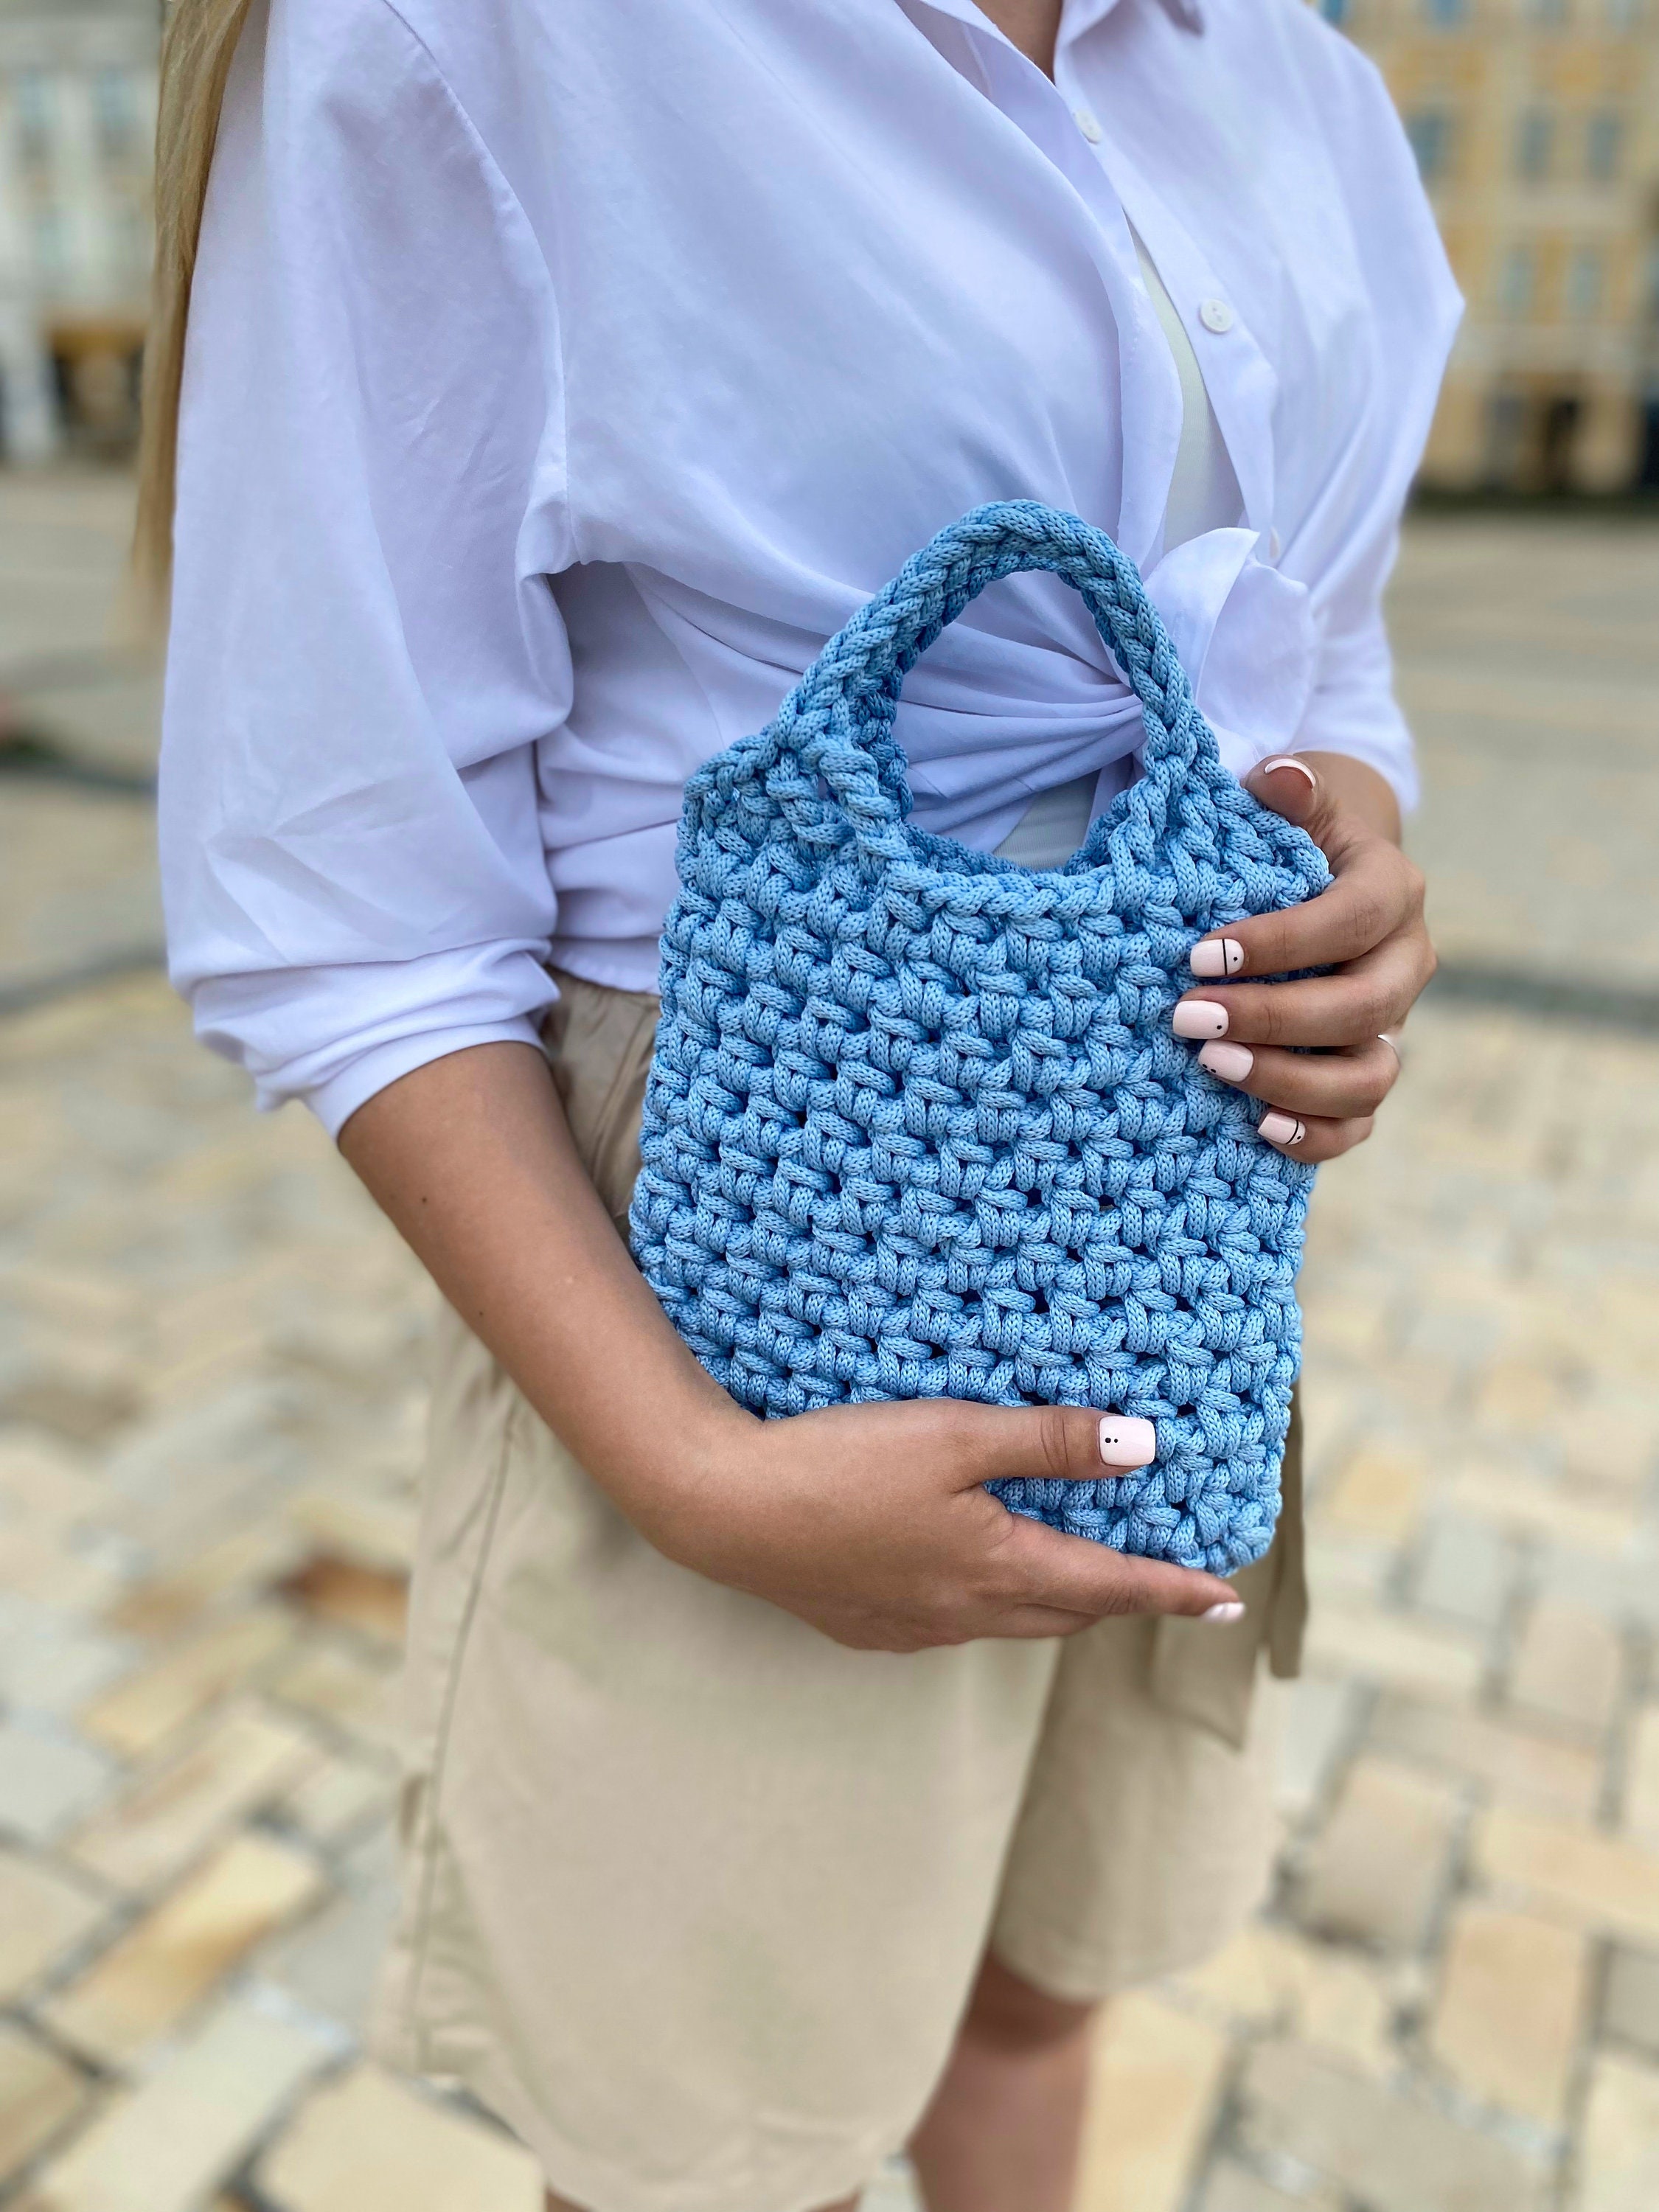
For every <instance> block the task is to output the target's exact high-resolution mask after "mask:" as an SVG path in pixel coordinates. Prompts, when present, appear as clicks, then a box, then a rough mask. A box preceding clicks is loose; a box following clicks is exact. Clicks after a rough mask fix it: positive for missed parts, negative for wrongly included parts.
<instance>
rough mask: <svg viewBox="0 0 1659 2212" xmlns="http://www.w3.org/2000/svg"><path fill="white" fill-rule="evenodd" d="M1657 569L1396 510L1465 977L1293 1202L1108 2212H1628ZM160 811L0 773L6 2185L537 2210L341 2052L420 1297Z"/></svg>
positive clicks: (353, 2055) (190, 2198)
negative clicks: (1175, 1969)
mask: <svg viewBox="0 0 1659 2212" xmlns="http://www.w3.org/2000/svg"><path fill="white" fill-rule="evenodd" d="M25 493H27V498H28V499H30V500H33V501H35V502H36V504H35V506H33V507H29V508H28V510H27V513H28V515H29V516H30V517H33V520H35V521H37V522H38V520H39V513H40V506H39V502H40V501H53V500H55V501H57V504H56V506H54V507H52V508H51V512H52V514H54V515H55V516H56V517H57V518H58V526H60V528H61V531H62V532H63V533H64V537H63V540H62V543H63V544H64V545H66V546H67V548H68V554H66V556H65V560H64V573H65V581H64V586H63V592H67V591H68V590H69V583H68V578H69V577H70V575H71V574H76V575H78V576H80V577H81V578H82V580H84V577H85V574H86V573H87V569H88V561H90V562H91V565H94V566H95V565H96V562H95V559H93V557H92V556H97V557H100V558H104V560H105V570H106V573H109V574H112V560H110V559H109V558H107V557H105V556H108V554H109V550H110V548H111V547H112V545H113V544H114V543H115V540H116V536H117V534H118V527H119V522H120V515H121V511H122V502H123V494H122V492H121V489H120V488H119V487H118V486H110V485H104V486H100V485H99V484H98V483H96V482H95V481H91V480H75V479H71V480H69V482H68V483H67V485H62V486H58V487H56V488H54V487H52V486H51V485H46V486H36V487H33V488H32V489H31V488H28V487H25V488H24V492H15V491H13V490H11V489H5V490H3V491H0V572H4V571H5V570H7V569H8V568H12V569H14V570H15V566H16V563H17V561H18V558H19V556H18V555H17V551H16V545H15V532H16V530H17V528H18V527H19V526H20V524H19V515H20V513H21V512H22V511H23V510H22V507H21V506H20V501H23V500H24V497H25ZM9 533H10V534H9ZM77 546H78V547H79V548H80V549H81V550H82V552H86V553H88V560H82V559H81V558H80V557H79V556H78V555H77V556H76V557H75V558H70V557H68V555H69V554H75V552H76V547H77ZM100 549H102V550H101V553H100ZM79 588H80V589H81V590H82V593H83V596H85V597H86V598H87V599H88V604H89V606H90V611H88V609H86V608H82V607H81V606H80V603H79V602H78V601H76V605H74V606H70V607H67V608H66V607H65V605H64V600H63V596H62V592H59V593H58V594H57V595H54V593H53V592H46V591H45V590H44V587H43V596H42V604H41V607H40V610H38V611H36V613H35V614H34V615H32V616H31V618H30V624H29V625H28V627H29V628H30V629H31V633H32V634H43V633H47V632H49V634H50V638H51V641H52V651H53V653H54V654H55V655H57V656H58V657H57V659H54V660H53V662H52V665H51V666H50V667H46V668H43V667H42V665H40V660H39V658H38V655H37V657H36V659H35V660H34V662H33V663H32V664H30V665H28V666H23V677H22V680H21V681H19V680H17V675H16V671H17V668H18V667H19V666H20V665H22V664H23V663H24V662H25V661H26V660H27V653H26V651H25V648H26V647H27V650H28V652H29V653H33V652H34V650H35V648H34V646H33V643H32V641H31V637H29V636H12V635H5V634H4V633H3V629H0V660H3V663H4V665H0V686H3V684H5V682H6V680H7V676H8V671H10V674H11V677H12V681H13V690H14V692H15V698H16V702H17V703H16V705H15V708H14V713H15V715H16V716H17V718H18V720H19V722H20V724H21V723H22V722H24V721H29V722H30V723H31V726H33V721H35V720H38V721H39V722H40V726H42V727H44V726H46V724H47V723H48V722H50V723H51V725H52V727H53V728H57V729H62V730H64V731H66V732H68V734H69V736H70V738H71V739H72V741H73V744H74V747H75V750H76V753H77V754H78V756H79V757H80V758H81V759H82V762H86V761H93V762H94V763H102V764H103V765H105V766H106V767H110V768H112V769H113V770H114V771H115V772H116V775H117V780H118V777H119V776H120V775H127V776H131V774H132V772H133V770H134V769H135V767H136V768H137V769H142V768H143V765H144V761H143V752H142V746H141V745H140V744H139V743H138V740H137V738H135V736H134V734H133V732H135V731H139V732H142V729H143V720H142V714H141V712H140V708H139V705H138V704H137V703H135V702H138V701H140V700H141V699H142V696H143V678H142V676H139V675H137V674H134V673H133V672H132V671H131V670H130V669H127V668H126V667H125V665H123V664H119V663H112V662H111V661H110V660H109V659H107V658H105V659H99V657H98V656H99V647H98V639H99V635H100V633H99V630H98V628H97V624H98V623H100V622H101V619H102V617H101V613H100V611H99V609H98V608H97V606H96V605H91V602H92V601H94V600H95V599H96V594H95V593H90V592H86V590H85V586H84V581H82V585H81V586H79ZM1656 594H1659V533H1649V534H1645V535H1643V534H1638V533H1634V532H1625V531H1621V530H1620V529H1618V528H1616V527H1613V526H1601V527H1597V528H1592V527H1590V526H1571V527H1568V526H1561V527H1559V528H1558V529H1555V530H1552V531H1548V532H1545V531H1542V530H1539V529H1530V528H1522V527H1520V526H1513V525H1511V526H1503V525H1499V524H1493V523H1489V522H1478V521H1461V520H1460V521H1436V522H1432V523H1430V522H1425V523H1422V524H1419V526H1416V528H1415V529H1414V530H1413V532H1412V533H1411V536H1410V538H1409V541H1408V548H1407V559H1406V563H1405V567H1404V570H1403V573H1402V577H1401V585H1400V587H1399V592H1398V600H1397V603H1398V609H1399V626H1400V635H1401V658H1402V672H1403V677H1404V682H1405V686H1406V690H1407V696H1408V697H1409V698H1410V699H1411V700H1412V702H1413V708H1414V711H1415V713H1416V714H1417V717H1418V720H1419V728H1420V729H1421V731H1422V733H1423V736H1424V740H1425V758H1426V763H1427V766H1428V770H1429V782H1430V793H1431V797H1430V803H1429V806H1428V809H1427V811H1426V812H1425V817H1424V823H1423V828H1422V830H1421V832H1420V835H1419V842H1420V844H1421V845H1422V846H1423V848H1424V849H1425V853H1426V854H1428V856H1429V857H1430V858H1431V860H1432V861H1434V862H1435V863H1437V871H1438V873H1439V875H1440V878H1441V880H1442V882H1443V893H1442V902H1443V909H1444V930H1443V933H1444V935H1445V937H1446V939H1447V942H1448V945H1449V950H1450V951H1451V952H1452V953H1453V955H1454V959H1453V961H1452V963H1451V971H1450V974H1449V979H1448V987H1447V988H1445V989H1444V990H1443V991H1442V992H1441V993H1440V994H1439V995H1438V996H1436V997H1431V1000H1429V1001H1428V1002H1427V1003H1425V1006H1424V1007H1423V1008H1422V1010H1421V1011H1420V1012H1419V1015H1418V1016H1417V1017H1416V1018H1414V1019H1413V1024H1412V1026H1411V1030H1410V1033H1409V1036H1410V1043H1409V1051H1408V1064H1407V1074H1406V1079H1405V1081H1404V1083H1403V1085H1402V1086H1401V1091H1400V1093H1399V1094H1398V1095H1397V1097H1396V1098H1395V1101H1394V1102H1392V1103H1391V1106H1390V1109H1389V1113H1388V1115H1387V1116H1386V1118H1385V1121H1384V1122H1383V1126H1382V1128H1381V1131H1380V1133H1379V1135H1378V1137H1377V1139H1376V1141H1375V1142H1374V1143H1373V1144H1372V1145H1371V1146H1370V1147H1368V1148H1366V1149H1365V1150H1364V1151H1363V1152H1361V1153H1360V1154H1358V1155H1357V1156H1356V1157H1354V1158H1352V1159H1350V1160H1349V1161H1346V1162H1344V1163H1342V1164H1340V1165H1338V1166H1337V1167H1335V1168H1334V1169H1333V1170H1328V1171H1327V1172H1326V1174H1325V1175H1324V1176H1322V1183H1321V1189H1320V1194H1319V1197H1318V1200H1317V1201H1316V1207H1315V1212H1314V1217H1313V1231H1312V1239H1311V1255H1310V1264H1309V1267H1308V1272H1307V1276H1306V1279H1305V1289H1306V1304H1307V1310H1308V1322H1309V1328H1308V1335H1309V1351H1308V1382H1307V1401H1308V1411H1309V1416H1310V1442H1311V1463H1312V1464H1311V1472H1312V1475H1313V1479H1314V1486H1315V1488H1314V1498H1315V1502H1314V1509H1313V1553H1314V1576H1315V1593H1316V1612H1315V1620H1314V1626H1313V1631H1312V1642H1311V1651H1310V1665H1309V1669H1308V1673H1307V1674H1306V1677H1305V1679H1304V1680H1303V1682H1302V1683H1300V1684H1299V1685H1297V1686H1296V1687H1295V1688H1294V1689H1293V1690H1292V1691H1291V1692H1288V1693H1287V1694H1286V1697H1285V1712H1284V1722H1285V1726H1284V1748H1283V1759H1282V1782H1281V1804H1282V1815H1283V1823H1284V1844H1283V1850H1282V1853H1281V1856H1280V1861H1279V1870H1278V1875H1277V1879H1276V1882H1275V1887H1274V1889H1273V1895H1272V1897H1271V1898H1270V1899H1269V1900H1268V1902H1267V1905H1266V1907H1265V1908H1264V1910H1263V1911H1262V1913H1261V1916H1260V1917H1259V1918H1258V1919H1257V1921H1256V1922H1255V1924H1254V1925H1253V1926H1252V1927H1251V1928H1250V1929H1249V1931H1248V1932H1247V1933H1246V1934H1245V1935H1244V1936H1242V1937H1241V1938H1240V1939H1239V1940H1238V1941H1237V1942H1235V1943H1234V1944H1233V1945H1232V1946H1231V1948H1229V1950H1228V1951H1227V1952H1226V1953H1225V1954H1224V1955H1223V1956H1222V1957H1221V1958H1219V1959H1218V1960H1215V1961H1214V1962H1213V1963H1212V1965H1211V1966H1208V1967H1207V1968H1206V1970H1205V1971H1204V1972H1201V1973H1198V1974H1194V1975H1192V1976H1189V1977H1186V1978H1182V1980H1180V1981H1178V1982H1176V1983H1174V1984H1170V1985H1169V1986H1166V1987H1163V1988H1159V1989H1156V1990H1148V1991H1146V1992H1145V1993H1142V1994H1139V1995H1136V1996H1133V1997H1131V1998H1129V1999H1127V2000H1125V2001H1124V2002H1121V2003H1120V2004H1119V2005H1117V2006H1116V2007H1115V2008H1113V2009H1112V2010H1111V2011H1110V2013H1109V2015H1108V2017H1107V2019H1106V2021H1105V2024H1104V2027H1103V2032H1102V2034H1101V2037H1100V2039H1099V2043H1098V2046H1097V2072H1096V2098H1095V2106H1094V2112H1093V2115H1092V2119H1091V2136H1090V2142H1089V2147H1088V2154H1087V2160H1086V2170H1085V2176H1084V2180H1083V2184H1082V2187H1081V2191H1080V2193H1079V2206H1078V2212H1288V2208H1291V2207H1293V2206H1300V2207H1304V2208H1312V2212H1531V2209H1532V2208H1536V2212H1556V2208H1559V2209H1560V2212H1569V2208H1570V2209H1571V2212H1653V2208H1654V2207H1655V2206H1656V2205H1659V1666H1656V1641H1655V1639H1656V1634H1659V1516H1656V1500H1655V1494H1654V1476H1655V1473H1656V1466H1659V1384H1656V1371H1655V1370H1656V1346H1659V1146H1656V1138H1659V1020H1656V1018H1655V1010H1656V1006H1659V915H1656V907H1655V902H1654V896H1653V860H1652V855H1653V853H1654V850H1655V843H1654V835H1655V830H1656V828H1659V707H1656V692H1659V666H1656V662H1659V646H1656V643H1655V641H1654V640H1653V638H1652V637H1651V635H1650V634H1649V633H1650V628H1651V624H1650V610H1651V607H1652V605H1654V604H1655V599H1656ZM51 623H56V624H57V625H58V629H56V630H51V629H50V624H51ZM77 624H78V625H79V627H77ZM31 666H32V667H33V674H31V673H30V667H31ZM53 687H56V688H55V689H54V688H53ZM47 692H51V694H52V697H51V699H50V700H48V699H46V697H45V696H44V695H45V694H46V693H47ZM37 693H38V694H40V695H42V696H40V698H38V699H37V698H36V694H37ZM32 701H34V702H35V703H34V705H33V707H32V705H31V702H32ZM1644 702H1645V703H1644ZM48 706H52V708H53V711H52V713H51V714H48V713H47V711H46V709H47V707H48ZM106 709H107V712H106ZM124 717H125V720H124ZM100 745H101V750H100ZM148 839H149V820H148V808H147V805H146V804H145V802H144V801H143V799H141V798H138V797H136V796H134V795H133V793H131V792H130V791H127V790H124V789H121V788H118V787H114V788H112V787H109V786H108V785H107V784H106V785H104V786H100V785H98V784H96V783H95V782H94V783H88V782H86V781H84V780H82V781H79V782H76V781H66V780H63V779H61V778H60V779H56V780H54V779H52V778H46V777H40V776H33V775H31V776H27V777H25V776H23V775H10V776H7V777H6V778H5V779H4V780H3V781H0V869H3V884H4V889H3V890H0V1006H3V1007H5V1008H8V1009H9V1011H8V1012H5V1014H4V1016H3V1018H0V2203H3V2204H5V2205H7V2206H9V2207H11V2208H13V2212H15V2208H18V2207H21V2206H27V2207H29V2208H30V2212H47V2209H48V2208H50V2212H199V2208H204V2207H207V2208H212V2212H228V2208H230V2207H233V2206H235V2207H241V2208H244V2212H246V2208H256V2212H365V2208H370V2212H379V2208H380V2207H381V2206H385V2207H387V2208H392V2207H394V2206H395V2207H397V2208H398V2212H459V2208H461V2207H465V2212H535V2208H536V2207H537V2205H538V2201H539V2198H538V2181H537V2179H536V2176H535V2174H534V2172H533V2171H532V2168H531V2166H530V2164H529V2161H528V2160H526V2158H525V2156H524V2155H523V2154H522V2153H521V2152H520V2151H519V2150H518V2149H517V2148H516V2147H515V2146H514V2145H513V2143H512V2142H510V2141H509V2140H508V2139H507V2138H506V2137H505V2136H502V2135H501V2134H500V2133H499V2132H498V2131H497V2130H495V2129H494V2128H493V2127H492V2126H491V2125H490V2124H489V2123H488V2122H487V2121H486V2120H484V2119H483V2118H481V2117H480V2116H479V2115H477V2114H476V2113H473V2112H468V2111H466V2110H465V2109H464V2108H463V2107H461V2106H458V2105H456V2104H454V2103H453V2102H448V2101H446V2100H443V2099H441V2098H439V2097H436V2096H435V2095H433V2094H432V2093H428V2091H426V2090H425V2089H422V2088H420V2087H416V2086H414V2085H411V2084H409V2083H406V2082H404V2081H399V2080H397V2079H394V2078H392V2077H391V2076H389V2075H386V2074H384V2073H382V2072H381V2071H380V2070H379V2069H376V2068H375V2067H374V2065H373V2064H371V2063H368V2062H367V2061H366V2060H365V2059H364V2058H363V2057H362V2052H361V2048H360V2044H359V2034H360V2029H361V2025H362V2018H363V2014H364V2009H365V2006H366V2003H367V2001H368V1993H369V1990H370V1987H371V1984H372V1980H373V1977H374V1969H375V1965H376V1960H377V1955H378V1952H379V1949H380V1943H381V1941H382V1938H383V1936H384V1933H385V1929H386V1923H387V1918H388V1915H389V1913H390V1911H391V1904H392V1887H393V1879H394V1876H393V1867H392V1843H391V1823H392V1807H393V1796H394V1788H395V1777H394V1756H393V1748H392V1717H391V1715H392V1689H393V1680H394V1677H395V1674H396V1669H397V1663H398V1637H399V1632H400V1627H401V1622H402V1617H403V1605H404V1574H405V1569H406V1564H407V1561H408V1558H409V1554H410V1541H411V1535H412V1529H413V1523H414V1516H415V1510H416V1496H415V1490H416V1468H417V1460H418V1450H419V1435H420V1428H421V1420H422V1389H421V1383H420V1340H421V1336H422V1329H423V1327H424V1324H425V1321H426V1317H427V1315H428V1311H429V1308H430V1303H431V1300H430V1293H429V1292H428V1290H427V1289H426V1288H425V1286H424V1285H423V1283H422V1279H421V1278H420V1276H419V1275H418V1273H417V1271H416V1269H415V1267H413V1265H412V1263H411V1262H410V1260H409V1259H408V1258H407V1256H406V1255H404V1252H403V1250H402V1248H401V1247H400V1246H399V1244H398V1242H397V1240H396V1238H395V1237H393V1236H392V1233H391V1232H390V1231H389V1230H388V1229H387V1228H386V1226H385V1225H384V1224H383V1223H382V1222H381V1221H380V1219H379V1218H378V1217H377V1215H376V1214H375V1213H374V1210H373V1208H372V1207H371V1206H369V1204H368V1201H367V1200H365V1199H364V1198H363V1196H362V1194H360V1192H359V1191H358V1190H357V1188H356V1186H355V1184H354V1183H353V1182H352V1180H351V1178H350V1177H349V1175H348V1174H347V1173H346V1172H345V1171H344V1170H343V1168H342V1166H341V1165H340V1164H339V1163H338V1162H337V1160H336V1159H335V1158H334V1157H333V1155H332V1152H331V1149H330V1147H329V1146H328V1145H327V1144H326V1143H325V1140H324V1139H322V1137H321V1136H320V1134H319V1132H318V1131H317V1130H316V1129H315V1128H314V1127H313V1126H312V1125H311V1123H310V1122H309V1121H307V1120H306V1119H305V1118H304V1117H303V1116H301V1115H299V1114H298V1113H289V1114H285V1115H280V1116H277V1117H275V1118H272V1119H265V1120H261V1119H256V1118H255V1117H254V1116H252V1115H251V1114H250V1113H249V1111H248V1110H247V1107H246V1097H245V1091H244V1085H243V1084H242V1081H241V1079H240V1076H238V1075H237V1074H236V1073H234V1072H233V1071H231V1070H229V1069H228V1068H226V1067H224V1066H222V1064H220V1063H218V1062H216V1061H215V1060H211V1059H210V1058H209V1057H208V1056H207V1055H205V1054H203V1053H202V1052H200V1051H199V1050H198V1049H197V1048H196V1047H195V1046H194V1045H193V1044H192V1043H191V1040H190V1036H189V1033H188V1026H187V1024H186V1022H185V1018H184V1017H183V1015H182V1013H181V1012H180V1010H179V1007H178V1006H177V1005H176V1004H175V1003H174V1002H173V1000H172V999H171V997H170V996H169V994H167V990H166V987H165V986H164V984H163V983H162V982H161V979H160V977H159V975H157V974H155V972H154V971H153V970H152V969H148V968H146V967H144V966H143V964H142V963H143V959H144V957H145V952H146V948H147V946H148V945H149V944H151V943H153V937H152V935H151V934H150V933H152V932H153V929H154V904H153V890H152V888H151V885H150V879H149V872H148V862H147V860H146V859H145V857H144V856H145V853H146V850H147V844H148ZM99 896H102V897H103V900H104V903H103V906H102V907H101V908H100V909H99V910H98V911H97V912H96V913H94V912H91V911H89V907H92V906H96V903H97V900H98V897H99ZM1610 922H1611V925H1612V926H1611V927H1610V926H1609V924H1610ZM128 971H130V972H128ZM77 978H78V979H80V980H79V981H76V979H77ZM1575 994H1577V1000H1576V1002H1575ZM1590 1017H1594V1018H1590ZM910 2202H911V2199H910V2197H909V2195H908V2189H907V2187H906V2185H905V2184H904V2182H903V2179H902V2176H901V2175H899V2174H897V2173H895V2174H894V2175H893V2176H892V2177H891V2178H890V2180H889V2181H888V2182H886V2183H885V2184H884V2185H882V2187H881V2189H880V2190H878V2191H877V2192H875V2193H874V2194H873V2195H872V2212H874V2207H875V2206H876V2205H877V2204H879V2206H880V2208H881V2212H901V2208H902V2207H906V2206H908V2204H909V2203H910Z"/></svg>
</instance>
